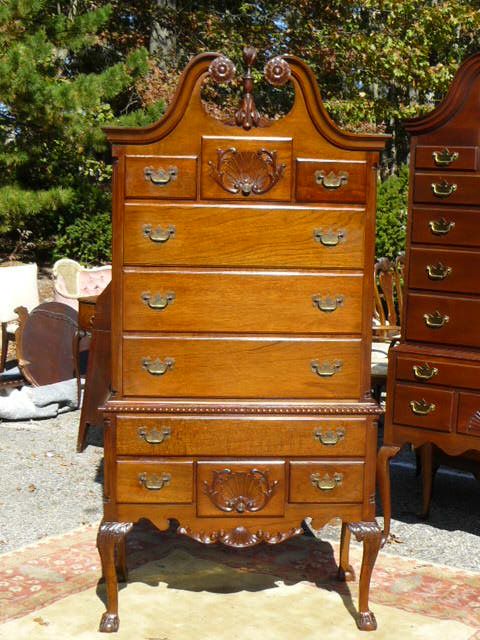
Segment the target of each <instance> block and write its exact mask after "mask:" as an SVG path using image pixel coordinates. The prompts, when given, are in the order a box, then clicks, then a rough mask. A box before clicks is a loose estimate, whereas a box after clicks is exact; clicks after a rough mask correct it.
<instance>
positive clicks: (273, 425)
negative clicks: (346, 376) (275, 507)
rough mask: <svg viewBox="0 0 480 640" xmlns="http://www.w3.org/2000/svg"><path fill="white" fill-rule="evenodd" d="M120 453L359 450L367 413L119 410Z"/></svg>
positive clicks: (324, 453)
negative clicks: (287, 415)
mask: <svg viewBox="0 0 480 640" xmlns="http://www.w3.org/2000/svg"><path fill="white" fill-rule="evenodd" d="M116 434H117V436H116V440H117V453H118V454H119V455H137V456H138V455H147V456H166V455H175V456H184V455H189V456H194V455H197V456H212V455H224V456H232V455H238V456H280V457H284V456H289V455H293V456H311V455H314V454H315V455H319V456H321V457H332V456H361V455H364V454H365V442H366V421H365V419H364V418H351V419H346V420H339V419H336V418H297V419H283V418H255V419H252V418H249V417H242V416H235V417H231V418H223V417H222V418H201V417H197V416H192V417H185V418H173V417H168V416H148V415H146V416H118V417H117V431H116Z"/></svg>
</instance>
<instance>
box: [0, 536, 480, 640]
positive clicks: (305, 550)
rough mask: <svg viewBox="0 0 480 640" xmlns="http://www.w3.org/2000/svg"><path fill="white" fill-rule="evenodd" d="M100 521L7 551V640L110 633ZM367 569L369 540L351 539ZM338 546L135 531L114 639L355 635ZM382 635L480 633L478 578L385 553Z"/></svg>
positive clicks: (379, 607) (465, 637) (374, 599)
mask: <svg viewBox="0 0 480 640" xmlns="http://www.w3.org/2000/svg"><path fill="white" fill-rule="evenodd" d="M95 537H96V527H93V526H89V527H83V528H81V529H78V530H75V531H72V532H71V533H69V534H66V535H63V536H58V537H53V538H46V539H44V540H42V541H40V542H39V543H37V544H35V545H32V546H30V547H27V548H25V549H22V550H20V551H16V552H12V553H8V554H5V555H3V556H0V622H1V624H0V638H1V639H2V640H23V639H25V640H26V639H27V638H28V640H37V639H49V638H52V639H53V638H62V639H68V638H80V639H82V640H89V639H91V638H105V635H104V634H100V633H98V632H97V629H98V622H99V619H100V616H101V614H102V612H103V610H104V604H103V601H104V598H105V595H104V587H103V585H98V577H99V571H100V565H99V559H98V555H97V551H96V548H95ZM351 555H352V564H353V566H354V567H355V569H356V571H357V574H358V573H359V569H360V560H361V547H360V546H357V545H352V554H351ZM335 558H338V548H337V547H336V546H332V545H331V544H330V543H327V542H319V541H317V540H315V539H314V538H309V537H305V536H300V537H297V538H294V539H292V540H290V541H289V542H286V543H284V544H282V545H279V546H277V547H271V546H268V545H260V546H258V547H254V548H251V549H247V550H243V551H236V550H232V549H229V548H227V547H223V546H216V545H215V546H212V547H207V546H204V545H200V544H198V543H196V542H193V541H191V540H189V539H188V538H185V537H179V536H176V535H174V534H173V533H172V532H168V533H159V532H157V531H156V530H155V529H153V527H151V526H149V525H147V524H145V525H144V524H142V525H140V526H137V527H136V528H134V530H133V531H132V533H131V534H130V535H129V538H128V564H129V568H130V577H129V583H128V585H127V586H126V587H123V586H122V588H121V590H120V631H119V632H118V634H117V635H116V638H118V640H121V639H123V638H129V639H130V640H132V639H135V640H187V639H188V640H191V639H192V638H196V639H197V640H223V639H224V638H229V640H255V639H256V638H260V637H261V638H262V640H287V639H288V640H291V639H292V638H294V637H296V636H297V635H299V634H300V635H301V637H302V640H305V639H306V640H310V639H311V640H313V639H314V638H315V640H317V639H318V638H320V637H321V638H322V640H330V639H331V640H333V639H336V640H338V638H341V639H342V640H349V639H350V638H364V639H365V633H364V632H363V633H362V632H360V631H358V630H357V628H356V625H355V621H354V616H355V612H356V610H357V583H356V582H355V583H352V582H350V583H339V582H337V581H336V580H335V574H336V569H337V564H336V560H335ZM370 600H371V608H372V610H373V611H374V612H375V615H376V617H377V621H378V625H379V629H378V631H377V632H375V634H374V636H372V637H374V638H376V639H378V640H379V639H380V638H381V639H383V638H389V639H391V638H402V640H409V639H418V640H420V639H422V640H425V639H430V638H431V639H432V640H438V638H442V639H443V638H445V639H446V640H480V574H477V573H470V572H466V571H454V570H451V569H448V568H446V567H442V566H434V565H429V564H426V563H423V562H421V563H420V562H417V561H414V560H408V559H405V558H399V557H396V556H391V555H386V554H382V553H380V556H379V560H378V561H377V565H376V569H375V571H374V574H373V579H372V590H371V597H370Z"/></svg>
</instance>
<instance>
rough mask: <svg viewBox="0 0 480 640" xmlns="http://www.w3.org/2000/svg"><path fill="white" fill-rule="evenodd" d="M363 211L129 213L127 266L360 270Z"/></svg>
mask: <svg viewBox="0 0 480 640" xmlns="http://www.w3.org/2000/svg"><path fill="white" fill-rule="evenodd" d="M364 220H365V211H364V209H362V208H360V207H357V208H342V209H339V210H336V209H332V208H326V207H325V208H319V207H315V208H314V207H311V208H310V207H285V206H284V207H282V206H275V207H274V208H272V207H271V206H263V207H262V206H260V205H258V206H249V207H248V206H243V207H241V206H238V205H229V204H224V205H222V206H221V207H220V206H215V205H208V206H207V205H192V206H191V207H188V208H187V207H185V206H181V205H160V204H159V205H147V204H145V205H143V206H139V205H133V204H132V205H126V206H125V230H124V263H125V264H130V265H191V266H228V267H281V268H284V269H288V268H295V267H313V268H330V267H331V268H334V267H344V268H363V260H364V253H363V251H364V249H363V244H364Z"/></svg>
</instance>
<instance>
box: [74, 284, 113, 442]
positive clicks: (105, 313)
mask: <svg viewBox="0 0 480 640" xmlns="http://www.w3.org/2000/svg"><path fill="white" fill-rule="evenodd" d="M78 302H79V305H78V327H79V330H78V337H77V357H78V345H79V343H80V340H81V338H82V337H84V336H85V335H87V334H91V336H92V338H91V342H90V351H89V356H88V366H87V377H86V381H85V391H84V396H83V403H82V411H81V414H80V424H79V428H78V438H77V451H78V453H81V452H82V451H83V450H84V449H85V440H86V437H87V430H88V427H90V426H101V425H102V424H103V416H102V413H101V411H99V409H98V408H99V407H100V406H102V405H103V403H104V402H105V400H106V399H107V395H108V392H109V389H110V361H111V355H110V354H111V345H110V324H111V321H110V305H111V296H110V285H108V286H107V287H106V288H105V289H104V291H103V292H102V293H101V294H100V295H99V296H88V297H85V298H79V301H78Z"/></svg>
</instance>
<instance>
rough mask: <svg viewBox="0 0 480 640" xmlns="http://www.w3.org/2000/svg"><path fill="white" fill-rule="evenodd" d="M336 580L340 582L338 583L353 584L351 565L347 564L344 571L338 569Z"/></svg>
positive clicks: (353, 572)
mask: <svg viewBox="0 0 480 640" xmlns="http://www.w3.org/2000/svg"><path fill="white" fill-rule="evenodd" d="M337 579H338V580H340V582H354V581H355V579H356V577H355V570H354V568H353V567H352V565H351V564H349V565H348V567H347V568H346V569H342V567H339V569H338V573H337Z"/></svg>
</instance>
